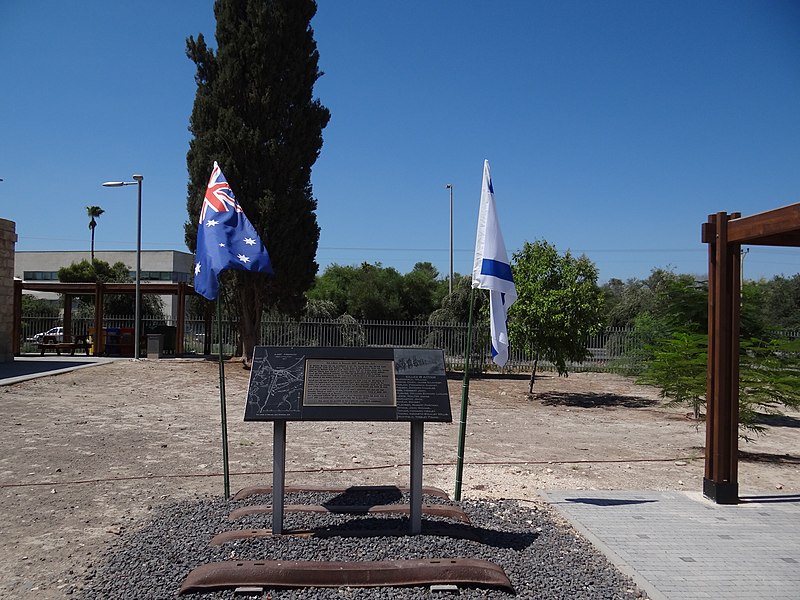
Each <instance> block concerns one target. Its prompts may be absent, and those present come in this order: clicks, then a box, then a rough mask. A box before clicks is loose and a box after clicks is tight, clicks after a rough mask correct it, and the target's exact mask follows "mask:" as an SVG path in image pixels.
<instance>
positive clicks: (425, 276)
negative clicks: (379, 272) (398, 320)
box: [402, 262, 448, 320]
mask: <svg viewBox="0 0 800 600" xmlns="http://www.w3.org/2000/svg"><path fill="white" fill-rule="evenodd" d="M447 290H448V284H447V281H445V280H441V279H439V271H438V270H437V269H436V267H434V266H433V265H432V264H431V263H429V262H418V263H417V264H415V265H414V269H413V270H411V271H410V272H409V273H406V274H405V275H404V276H403V284H402V297H403V310H404V313H405V317H406V318H409V319H417V320H426V319H428V317H429V316H430V314H431V313H432V312H433V311H434V310H435V308H436V307H437V306H439V305H440V304H441V302H442V300H443V298H444V297H445V296H446V295H447Z"/></svg>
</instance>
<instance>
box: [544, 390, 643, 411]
mask: <svg viewBox="0 0 800 600" xmlns="http://www.w3.org/2000/svg"><path fill="white" fill-rule="evenodd" d="M534 399H536V400H539V401H540V402H541V403H542V404H544V405H545V406H556V405H558V406H574V407H577V408H613V407H623V408H648V407H650V406H655V405H657V404H658V400H651V399H650V398H640V397H638V396H617V395H616V394H591V393H583V394H576V393H574V392H573V393H567V392H544V393H541V394H534Z"/></svg>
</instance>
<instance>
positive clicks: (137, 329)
mask: <svg viewBox="0 0 800 600" xmlns="http://www.w3.org/2000/svg"><path fill="white" fill-rule="evenodd" d="M131 177H132V178H133V181H106V182H105V183H104V184H103V185H104V186H105V187H122V186H124V185H138V186H139V194H138V201H137V203H136V304H135V308H134V311H135V313H136V314H135V316H134V327H133V337H134V341H133V358H134V359H135V360H139V344H140V340H141V337H140V335H141V331H142V305H141V302H142V294H141V284H142V180H143V179H144V176H143V175H139V174H135V175H132V176H131Z"/></svg>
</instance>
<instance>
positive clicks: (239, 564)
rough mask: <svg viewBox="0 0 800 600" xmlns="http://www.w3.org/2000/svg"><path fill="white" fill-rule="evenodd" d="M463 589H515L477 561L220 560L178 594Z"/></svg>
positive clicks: (497, 570)
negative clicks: (307, 589) (262, 589)
mask: <svg viewBox="0 0 800 600" xmlns="http://www.w3.org/2000/svg"><path fill="white" fill-rule="evenodd" d="M434 584H462V585H471V586H483V587H492V588H500V589H503V590H506V591H509V592H511V593H513V592H514V588H513V586H512V585H511V581H509V579H508V576H507V575H506V573H505V571H504V570H503V568H502V567H500V566H499V565H496V564H494V563H491V562H488V561H484V560H477V559H464V558H458V559H449V558H442V559H427V560H390V561H360V562H346V561H266V560H265V561H224V562H217V563H208V564H205V565H200V566H199V567H197V568H195V569H193V570H192V571H191V572H190V573H189V574H188V575H187V576H186V579H184V581H183V584H182V585H181V589H180V593H181V594H185V593H188V592H199V591H206V590H212V589H227V588H237V587H271V588H299V587H340V586H351V587H396V586H425V585H434Z"/></svg>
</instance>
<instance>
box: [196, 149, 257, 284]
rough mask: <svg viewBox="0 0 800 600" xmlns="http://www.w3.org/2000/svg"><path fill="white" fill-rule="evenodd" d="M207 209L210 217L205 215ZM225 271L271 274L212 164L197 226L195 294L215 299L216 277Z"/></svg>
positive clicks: (252, 232) (247, 223) (254, 236)
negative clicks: (235, 270) (237, 270)
mask: <svg viewBox="0 0 800 600" xmlns="http://www.w3.org/2000/svg"><path fill="white" fill-rule="evenodd" d="M209 208H210V209H211V211H212V212H213V213H214V214H211V213H209V214H208V215H206V212H207V211H208V209H209ZM206 216H208V218H206ZM226 269H239V270H241V271H254V272H261V273H269V274H272V264H271V263H270V260H269V254H268V253H267V249H266V248H265V247H264V244H263V242H262V241H261V238H260V237H259V236H258V233H257V232H256V229H255V227H253V224H252V223H251V222H250V221H249V220H248V219H247V216H246V215H245V214H244V211H243V210H242V207H241V206H239V203H238V202H237V201H236V197H235V196H234V195H233V190H231V188H230V186H229V185H228V182H227V181H225V176H224V175H223V174H222V169H220V168H219V165H218V164H217V163H216V161H215V162H214V169H213V170H212V171H211V179H209V181H208V187H207V188H206V195H205V197H204V198H203V205H202V207H201V208H200V222H199V225H198V227H197V250H196V251H195V265H194V289H195V291H196V292H197V293H198V294H200V295H202V296H204V297H206V298H208V299H209V300H214V299H216V297H217V296H218V295H219V274H220V273H222V271H225V270H226Z"/></svg>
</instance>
